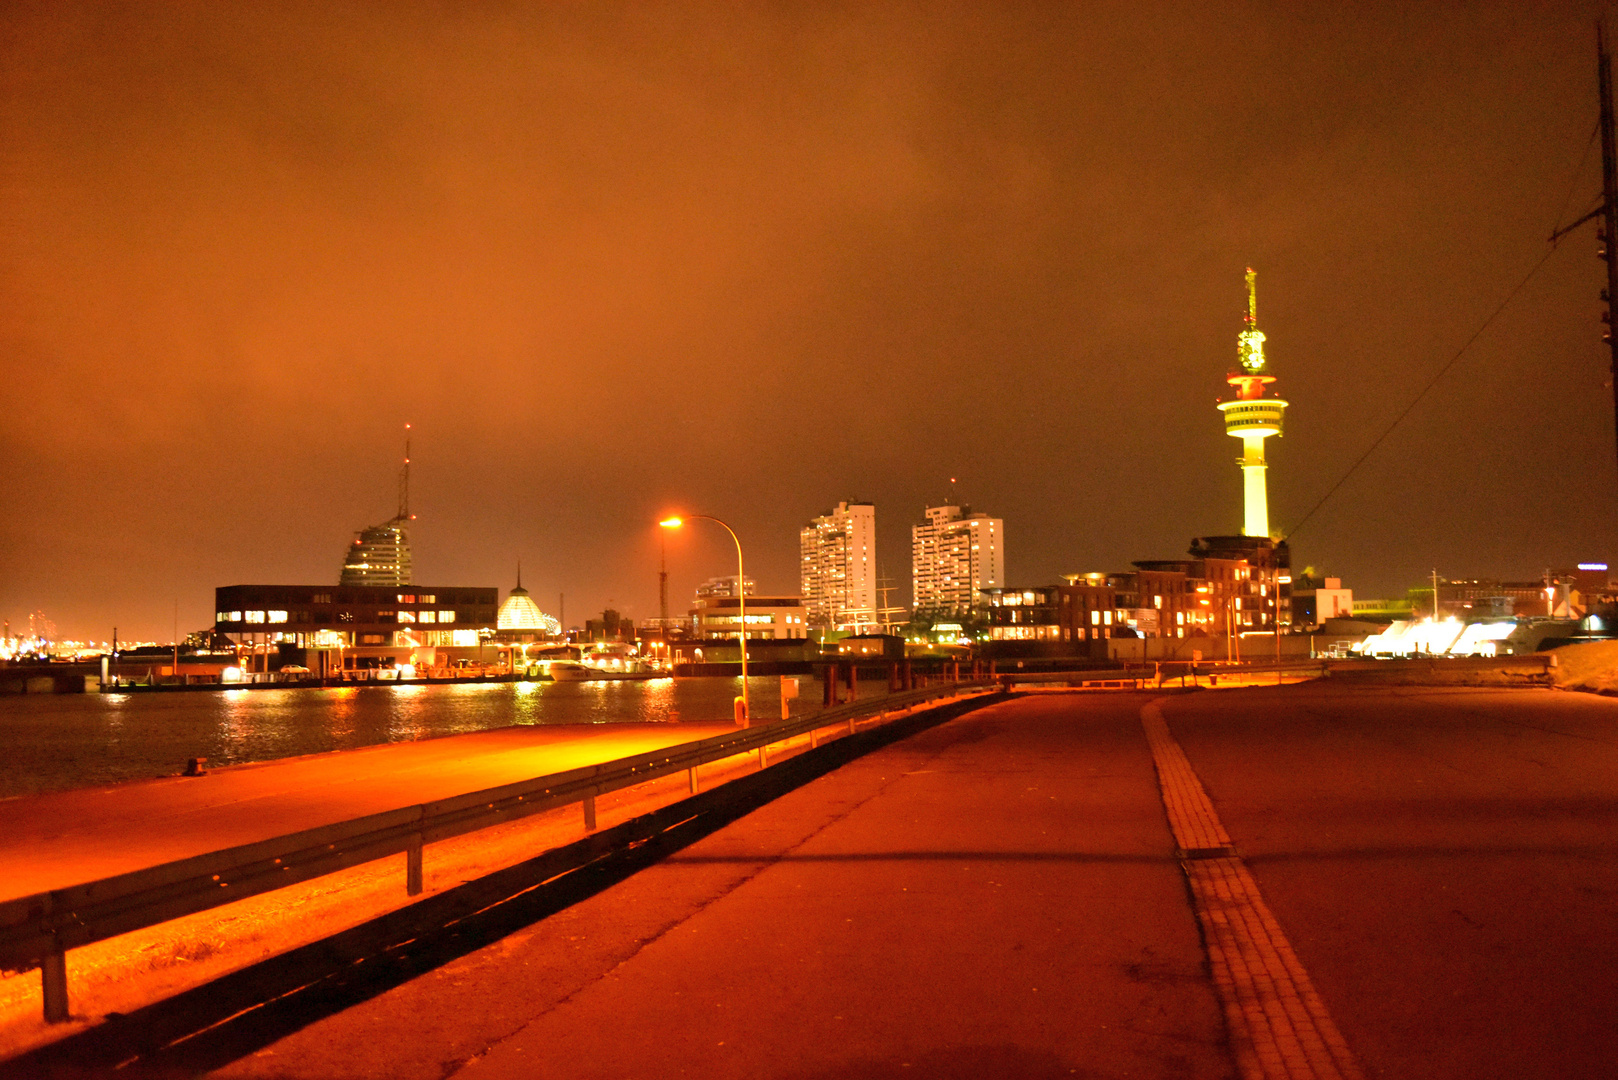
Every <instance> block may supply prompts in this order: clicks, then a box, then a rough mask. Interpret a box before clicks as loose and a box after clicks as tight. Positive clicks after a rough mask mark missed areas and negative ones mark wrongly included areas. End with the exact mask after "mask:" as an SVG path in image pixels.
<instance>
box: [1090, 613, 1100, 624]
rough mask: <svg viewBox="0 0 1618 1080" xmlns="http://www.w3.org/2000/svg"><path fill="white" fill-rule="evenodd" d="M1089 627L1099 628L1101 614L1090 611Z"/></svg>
mask: <svg viewBox="0 0 1618 1080" xmlns="http://www.w3.org/2000/svg"><path fill="white" fill-rule="evenodd" d="M1090 625H1091V626H1100V625H1101V612H1099V611H1091V612H1090Z"/></svg>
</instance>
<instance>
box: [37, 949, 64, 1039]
mask: <svg viewBox="0 0 1618 1080" xmlns="http://www.w3.org/2000/svg"><path fill="white" fill-rule="evenodd" d="M39 977H40V983H41V987H40V988H41V990H42V991H43V993H44V997H45V1022H46V1023H47V1024H61V1023H65V1022H66V1021H67V1018H68V1011H67V954H66V953H64V952H62V951H61V949H59V948H58V949H52V950H51V951H50V952H49V953H47V954H46V955H45V959H44V960H42V961H41V962H40V965H39Z"/></svg>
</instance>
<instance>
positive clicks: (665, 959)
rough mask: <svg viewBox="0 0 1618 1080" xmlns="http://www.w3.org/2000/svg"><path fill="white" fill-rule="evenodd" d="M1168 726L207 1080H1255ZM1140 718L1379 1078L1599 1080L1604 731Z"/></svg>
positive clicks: (728, 873)
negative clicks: (1167, 800) (1155, 722)
mask: <svg viewBox="0 0 1618 1080" xmlns="http://www.w3.org/2000/svg"><path fill="white" fill-rule="evenodd" d="M1154 699H1155V695H1148V694H1105V695H1099V694H1090V695H1080V694H1060V695H1057V694H1042V695H1029V696H1026V697H1020V698H1017V699H1014V700H1012V701H1009V702H1005V703H1002V704H999V705H993V706H990V707H987V708H984V709H981V710H979V711H976V712H973V713H970V714H968V715H965V716H962V717H959V718H957V719H955V720H953V721H950V722H948V723H946V724H944V725H941V726H939V727H936V728H932V729H930V730H927V731H924V732H922V733H920V734H917V735H914V736H912V737H910V738H908V739H906V740H904V741H902V742H899V743H896V744H894V745H892V746H889V747H886V748H884V749H880V750H877V751H875V752H873V753H871V754H869V755H868V756H866V757H863V758H860V759H857V760H855V761H853V762H851V763H849V764H847V765H844V766H843V767H842V768H840V769H838V770H837V771H835V772H832V773H830V774H828V775H825V776H823V777H820V778H819V779H816V780H813V781H812V782H810V783H807V784H806V785H804V786H803V787H801V788H798V789H797V790H794V791H791V792H789V793H787V794H785V795H783V796H781V797H779V798H777V799H776V800H775V801H774V802H772V803H769V804H768V805H765V806H763V807H761V808H759V809H757V810H754V811H753V812H752V813H750V814H748V815H747V816H746V817H744V818H741V819H740V820H737V821H734V822H733V823H731V824H730V825H728V826H726V827H724V828H722V829H720V830H719V831H717V832H714V833H712V834H711V835H709V836H707V837H706V838H705V839H702V840H699V841H697V842H696V843H694V844H691V845H690V846H689V847H686V848H684V849H683V850H681V851H679V852H678V853H677V854H675V855H673V856H671V857H669V858H667V859H665V860H663V861H662V862H659V863H656V864H654V865H652V866H650V867H649V868H647V869H644V870H642V871H641V872H639V873H637V874H634V875H633V876H631V877H628V878H625V879H623V880H619V881H617V882H616V883H615V884H610V885H609V886H607V887H604V888H602V889H601V890H600V891H597V892H594V893H593V894H589V895H586V894H582V893H581V894H580V895H581V897H582V898H581V899H578V900H577V901H576V902H571V906H568V907H566V908H565V910H561V911H559V912H558V913H556V914H554V915H552V916H551V917H549V918H545V919H543V920H541V921H538V922H532V923H530V924H528V925H525V926H523V927H522V928H521V929H518V930H516V932H513V933H509V934H507V935H506V936H504V937H502V938H500V939H499V940H498V941H496V942H495V943H494V944H491V945H488V946H487V947H483V948H479V949H476V951H470V952H468V951H465V950H463V951H462V952H460V953H456V954H455V957H454V958H452V959H448V960H446V961H443V962H433V964H432V965H430V966H429V968H428V969H426V970H425V971H424V973H423V974H421V975H419V976H418V977H416V978H413V979H410V980H409V981H405V982H402V983H399V982H396V983H390V984H389V985H390V986H391V987H392V988H391V989H387V990H385V991H382V992H379V993H376V994H375V995H374V996H370V997H368V998H366V999H364V1000H359V999H358V998H356V999H355V1000H357V1001H359V1003H358V1004H354V1005H352V1006H351V1007H348V1008H346V1009H343V1010H342V1011H336V1012H331V1011H327V1012H325V1013H318V1014H317V1013H311V1014H310V1016H311V1022H309V1023H307V1026H304V1027H303V1028H301V1029H300V1030H296V1031H294V1032H293V1033H292V1034H290V1035H284V1037H280V1038H278V1039H276V1040H275V1041H273V1042H267V1043H266V1042H258V1043H256V1044H254V1045H256V1046H257V1047H258V1049H257V1050H256V1051H255V1052H246V1051H241V1053H243V1056H240V1057H238V1058H237V1059H236V1060H234V1061H233V1062H231V1063H230V1064H228V1065H226V1066H224V1067H223V1068H221V1069H219V1070H218V1071H217V1072H218V1075H221V1076H234V1077H262V1078H271V1077H276V1078H283V1077H284V1078H291V1077H401V1078H416V1077H421V1078H427V1077H443V1076H450V1075H453V1076H458V1077H462V1078H475V1077H484V1076H487V1077H504V1076H512V1077H516V1076H536V1075H544V1076H566V1077H573V1076H579V1077H595V1076H677V1075H687V1074H689V1075H696V1074H703V1075H715V1076H760V1075H763V1076H784V1077H831V1076H863V1077H901V1076H903V1077H916V1076H923V1075H931V1076H942V1077H956V1076H961V1077H964V1076H981V1075H991V1074H998V1075H1005V1076H1033V1077H1044V1076H1050V1077H1055V1076H1074V1075H1077V1076H1097V1077H1100V1076H1106V1077H1112V1076H1145V1077H1192V1076H1195V1077H1221V1076H1232V1075H1236V1059H1235V1054H1234V1051H1235V1049H1236V1048H1235V1047H1233V1046H1232V1045H1231V1043H1230V1042H1229V1037H1228V1035H1227V1031H1226V1022H1225V1019H1224V1018H1223V1017H1222V1015H1221V993H1222V992H1223V991H1224V990H1225V989H1226V988H1224V987H1216V986H1215V985H1214V982H1213V980H1212V978H1211V977H1210V967H1209V964H1208V958H1207V954H1206V953H1205V951H1204V945H1203V940H1202V937H1201V935H1200V934H1199V932H1198V918H1199V916H1202V917H1204V918H1206V914H1207V913H1206V912H1204V911H1201V910H1200V909H1199V908H1198V907H1197V906H1196V905H1195V904H1194V903H1193V901H1192V897H1191V893H1190V890H1188V887H1187V881H1186V877H1185V870H1183V869H1182V864H1181V863H1180V862H1179V861H1177V859H1176V858H1175V849H1176V846H1177V842H1176V839H1175V837H1174V835H1173V834H1172V833H1171V831H1170V828H1169V824H1168V821H1167V820H1166V818H1165V811H1164V805H1163V802H1162V800H1161V795H1160V788H1159V783H1158V779H1159V778H1158V775H1157V772H1156V770H1154V765H1153V757H1152V751H1151V749H1150V748H1149V747H1148V743H1147V739H1146V737H1145V732H1144V730H1143V726H1142V720H1141V712H1142V708H1143V706H1145V705H1146V704H1147V703H1148V702H1150V701H1152V700H1154ZM1156 700H1158V706H1159V709H1160V710H1161V715H1162V718H1163V721H1164V722H1165V723H1166V730H1167V732H1168V734H1169V736H1170V737H1171V738H1172V739H1173V740H1174V744H1173V745H1174V746H1175V747H1177V748H1181V749H1183V753H1184V760H1185V769H1186V775H1185V776H1184V777H1181V779H1180V781H1178V783H1180V784H1181V786H1182V787H1184V786H1185V785H1186V784H1189V783H1191V778H1193V777H1194V779H1195V781H1196V783H1195V785H1194V786H1195V787H1197V788H1200V789H1203V790H1204V791H1205V796H1206V798H1207V807H1208V812H1209V813H1211V814H1213V815H1214V818H1212V819H1209V820H1210V821H1213V820H1215V819H1216V820H1217V828H1218V829H1219V830H1223V833H1224V834H1225V835H1226V836H1228V839H1229V841H1230V843H1231V846H1232V848H1233V851H1232V852H1230V853H1228V855H1215V856H1211V857H1210V860H1209V862H1207V863H1200V862H1191V863H1188V864H1186V865H1187V866H1189V867H1190V869H1191V872H1192V873H1193V874H1196V873H1198V872H1200V870H1199V869H1198V868H1199V867H1202V866H1211V865H1212V864H1213V863H1220V864H1228V865H1230V866H1238V864H1239V870H1240V875H1241V876H1244V880H1245V881H1246V884H1245V885H1244V888H1247V889H1248V890H1249V891H1250V892H1251V895H1250V896H1249V897H1248V900H1247V901H1246V903H1247V904H1248V906H1249V907H1253V906H1255V905H1258V906H1262V908H1263V910H1264V914H1265V917H1266V918H1267V919H1269V920H1270V922H1271V923H1272V924H1273V925H1272V927H1271V929H1272V930H1273V931H1274V932H1275V934H1276V935H1278V937H1277V940H1279V935H1284V937H1285V939H1286V940H1287V941H1288V942H1289V945H1288V950H1289V954H1290V953H1295V961H1296V963H1297V964H1298V965H1300V975H1306V976H1307V978H1306V979H1305V980H1304V981H1303V982H1300V983H1299V985H1300V986H1302V985H1305V983H1307V984H1308V985H1309V986H1311V987H1312V989H1311V990H1310V993H1315V992H1318V998H1319V1002H1320V1005H1321V1008H1322V1009H1323V1010H1324V1011H1325V1012H1327V1013H1329V1015H1330V1018H1331V1019H1332V1020H1334V1021H1335V1028H1336V1029H1339V1030H1340V1032H1341V1038H1342V1040H1343V1041H1344V1043H1345V1044H1346V1046H1347V1048H1348V1050H1349V1051H1350V1052H1351V1054H1352V1058H1353V1061H1354V1062H1355V1063H1357V1067H1358V1068H1359V1069H1361V1070H1363V1072H1364V1074H1365V1075H1368V1076H1389V1077H1395V1076H1398V1077H1404V1076H1420V1077H1434V1078H1440V1080H1447V1078H1452V1077H1453V1078H1456V1080H1459V1078H1462V1077H1465V1078H1474V1077H1513V1078H1515V1077H1526V1078H1534V1077H1547V1078H1549V1077H1557V1078H1562V1077H1605V1076H1607V1075H1610V1074H1611V1071H1612V1070H1611V1065H1610V1063H1611V1058H1612V1052H1611V1049H1610V1046H1611V1035H1612V1029H1613V1019H1612V1018H1613V1016H1614V1015H1615V1009H1618V918H1615V916H1618V701H1613V700H1611V699H1605V698H1597V697H1593V696H1587V695H1574V694H1563V693H1558V692H1552V691H1544V690H1512V691H1496V690H1467V689H1445V690H1421V689H1414V688H1398V689H1389V688H1380V689H1378V688H1344V687H1338V686H1333V685H1331V684H1328V683H1315V684H1299V685H1296V686H1287V687H1269V688H1253V689H1243V690H1231V691H1217V692H1204V693H1190V694H1184V695H1172V696H1168V697H1164V698H1161V699H1156ZM1162 760H1163V759H1162V758H1161V757H1160V758H1159V763H1160V765H1161V762H1162ZM1182 794H1183V793H1182ZM1210 827H1212V826H1210ZM1213 835H1215V836H1216V838H1217V837H1218V833H1217V832H1216V833H1214V834H1213ZM1205 902H1206V901H1205V898H1204V897H1203V895H1202V894H1200V893H1199V895H1198V900H1197V904H1202V903H1205ZM1227 966H1228V965H1227ZM1215 970H1218V965H1217V964H1216V965H1215ZM1260 974H1261V975H1262V973H1260ZM317 1016H318V1018H316V1017H317ZM244 1045H245V1044H244ZM176 1060H179V1059H176ZM1283 1064H1284V1063H1283Z"/></svg>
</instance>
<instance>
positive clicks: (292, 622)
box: [214, 585, 499, 675]
mask: <svg viewBox="0 0 1618 1080" xmlns="http://www.w3.org/2000/svg"><path fill="white" fill-rule="evenodd" d="M498 599H499V590H497V589H483V588H450V587H428V586H424V585H416V586H411V587H410V591H408V592H403V591H400V590H399V588H398V587H396V586H388V587H382V586H374V585H373V586H359V585H349V586H344V585H339V586H336V587H333V586H331V585H226V586H224V587H222V588H218V589H215V590H214V620H215V622H214V632H215V633H217V634H222V635H224V636H225V637H226V638H227V639H228V640H229V641H230V642H231V643H232V644H235V645H238V646H243V647H245V648H246V649H248V650H249V656H255V657H256V656H257V650H260V649H262V650H263V655H262V658H261V659H258V660H255V661H253V662H254V663H261V664H262V665H264V666H258V667H253V668H252V670H260V671H263V670H269V669H268V662H269V654H270V652H271V651H272V650H282V651H285V650H289V649H292V650H299V651H300V652H306V653H307V661H308V667H309V668H310V669H311V670H312V671H313V672H314V673H315V674H316V675H328V674H333V673H336V672H337V671H339V670H340V669H341V668H342V667H343V666H344V662H345V660H346V666H347V667H349V668H353V667H355V666H361V667H364V666H376V663H377V662H378V661H381V660H393V661H397V662H399V663H404V662H407V661H409V662H415V660H413V659H412V657H416V658H424V657H426V656H430V655H432V651H433V650H435V649H439V648H452V647H460V648H476V647H477V645H478V643H479V642H480V640H481V639H482V637H483V635H485V634H489V633H493V627H494V620H495V601H496V600H498ZM299 662H300V663H302V662H303V661H299ZM424 662H425V661H424Z"/></svg>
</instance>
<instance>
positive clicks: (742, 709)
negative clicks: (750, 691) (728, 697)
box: [733, 694, 747, 727]
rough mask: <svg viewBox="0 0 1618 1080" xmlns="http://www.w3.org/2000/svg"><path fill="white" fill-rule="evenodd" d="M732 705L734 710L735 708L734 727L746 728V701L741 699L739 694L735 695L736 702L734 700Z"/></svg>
mask: <svg viewBox="0 0 1618 1080" xmlns="http://www.w3.org/2000/svg"><path fill="white" fill-rule="evenodd" d="M733 704H734V705H735V708H736V726H737V727H746V726H747V699H746V698H744V697H742V696H741V695H740V694H737V695H736V700H735V702H734V703H733Z"/></svg>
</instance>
